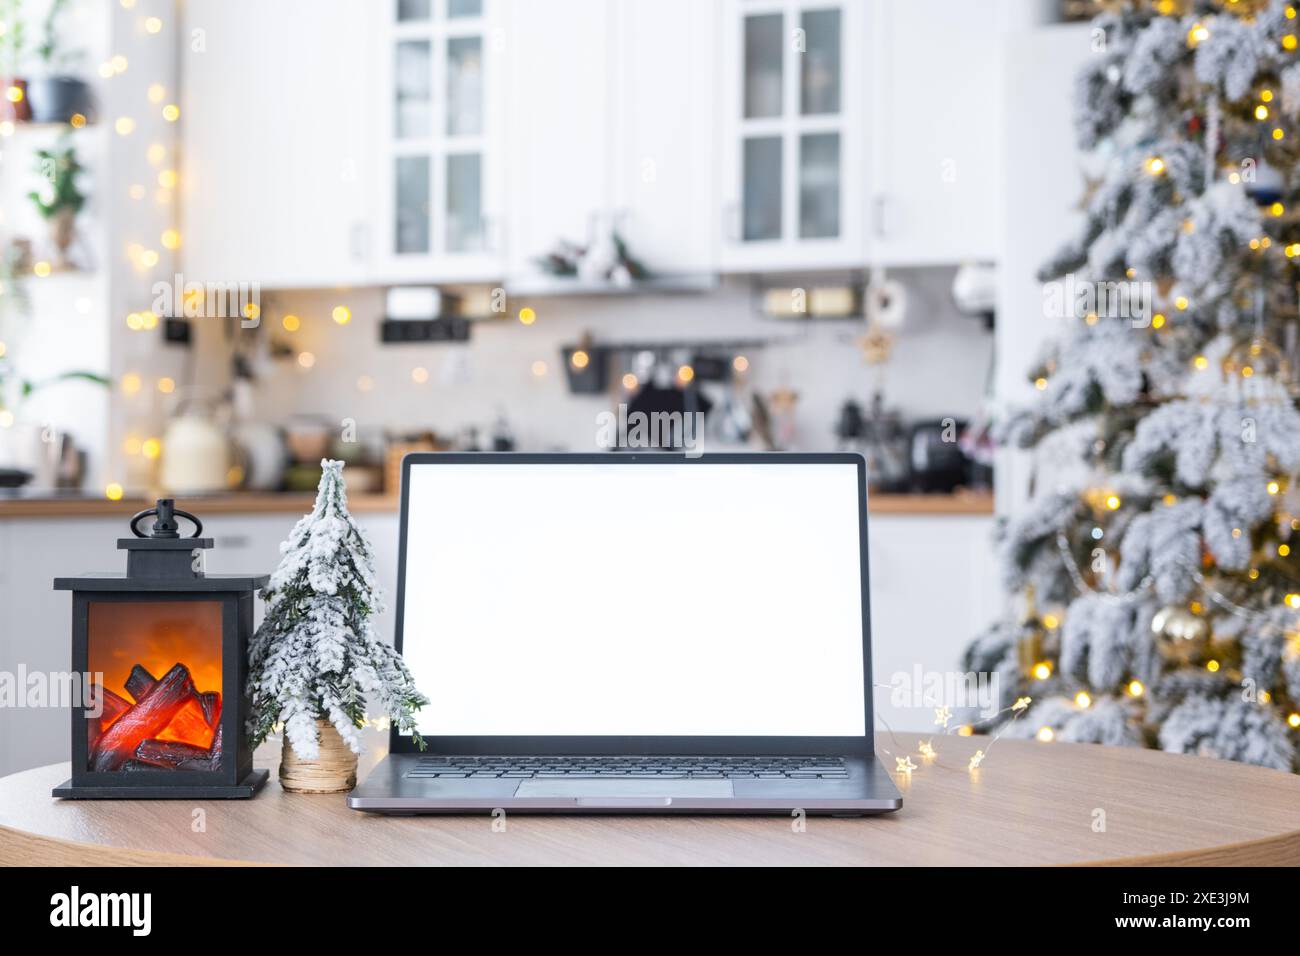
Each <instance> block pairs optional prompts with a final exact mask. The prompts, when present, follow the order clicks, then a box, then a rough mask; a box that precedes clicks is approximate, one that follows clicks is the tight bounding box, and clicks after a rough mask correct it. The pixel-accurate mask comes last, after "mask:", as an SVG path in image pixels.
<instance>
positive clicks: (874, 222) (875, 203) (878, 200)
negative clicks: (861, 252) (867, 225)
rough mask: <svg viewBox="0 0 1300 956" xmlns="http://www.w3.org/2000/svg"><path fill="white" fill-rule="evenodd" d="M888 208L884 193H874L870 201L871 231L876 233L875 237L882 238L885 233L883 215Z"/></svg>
mask: <svg viewBox="0 0 1300 956" xmlns="http://www.w3.org/2000/svg"><path fill="white" fill-rule="evenodd" d="M888 208H889V200H888V198H887V197H886V196H885V194H884V193H876V195H875V197H874V198H873V199H872V201H871V226H872V231H873V232H874V233H875V234H876V238H877V239H884V238H885V236H886V233H887V229H886V228H885V215H886V212H887V210H888Z"/></svg>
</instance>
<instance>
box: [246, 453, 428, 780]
mask: <svg viewBox="0 0 1300 956" xmlns="http://www.w3.org/2000/svg"><path fill="white" fill-rule="evenodd" d="M280 551H281V553H282V555H283V557H282V558H281V559H280V566H279V567H278V568H276V570H275V573H274V574H272V575H271V580H270V582H269V583H268V584H267V586H266V588H264V589H263V591H262V598H263V600H265V601H266V617H265V619H264V620H263V621H262V624H261V626H260V627H259V628H258V629H257V633H256V634H255V635H254V636H253V640H252V643H251V645H250V647H249V675H248V695H249V699H250V706H251V711H250V714H251V716H250V718H249V727H248V729H249V733H250V734H251V735H252V738H253V743H254V745H257V744H259V743H261V742H262V741H263V740H265V739H266V738H267V736H268V735H269V734H270V733H271V732H272V731H273V730H274V728H275V726H276V724H278V723H283V724H284V735H285V737H286V738H287V743H288V745H289V746H290V747H291V748H292V750H293V751H294V755H295V756H296V758H298V759H299V760H309V761H310V760H316V759H317V758H318V757H319V756H320V750H321V735H322V734H328V733H329V727H330V725H333V727H334V729H336V730H337V731H338V733H339V735H340V736H341V738H342V740H343V742H344V743H346V745H347V747H348V748H350V750H351V751H352V753H353V754H356V753H357V752H359V751H360V738H359V736H358V734H357V728H358V727H361V726H363V724H364V722H365V719H366V710H365V707H366V698H367V695H369V696H370V697H371V699H372V700H373V701H374V702H375V703H376V704H377V705H378V707H379V709H380V710H382V711H383V713H384V714H386V715H387V716H388V718H389V719H390V720H392V721H394V722H395V723H396V724H397V726H398V727H399V728H400V729H402V730H408V731H411V732H413V733H414V730H415V717H414V715H415V712H416V711H418V710H419V709H420V708H421V707H423V706H424V705H425V704H427V703H428V702H429V701H428V698H426V697H425V696H424V695H423V694H421V693H420V692H419V691H418V690H417V689H416V687H415V683H414V681H413V680H412V678H411V673H410V671H409V670H407V667H406V664H405V662H404V661H403V660H402V658H401V657H400V656H399V655H398V653H397V652H396V651H395V650H393V648H392V647H390V646H389V645H387V644H385V643H384V642H383V641H381V640H379V639H378V638H377V637H376V636H375V634H374V631H373V630H372V628H371V623H370V619H371V615H373V614H374V613H375V612H376V611H378V610H380V609H381V607H382V604H381V594H380V591H379V589H378V588H377V586H376V584H375V567H374V555H373V552H372V551H371V548H370V543H369V542H368V541H367V540H366V537H365V535H364V534H363V533H362V532H361V529H360V528H358V527H357V525H356V522H355V521H354V520H353V519H352V516H351V515H350V514H348V499H347V490H346V488H345V486H344V483H343V462H341V461H328V460H323V461H322V462H321V479H320V488H319V489H318V491H317V495H316V504H315V506H314V507H313V508H312V511H311V513H310V514H307V515H304V516H303V518H302V519H301V520H300V521H299V522H298V523H297V525H295V526H294V529H293V531H292V532H290V534H289V539H288V540H287V541H285V542H284V543H283V544H281V545H280ZM318 722H319V723H318ZM326 722H328V723H326ZM414 736H415V739H416V741H417V743H418V744H420V745H421V746H423V741H421V740H420V737H419V734H415V735H414ZM327 743H328V741H327ZM339 750H340V751H341V750H342V748H339ZM352 759H353V766H354V772H355V757H353V758H352Z"/></svg>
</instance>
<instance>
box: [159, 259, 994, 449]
mask: <svg viewBox="0 0 1300 956" xmlns="http://www.w3.org/2000/svg"><path fill="white" fill-rule="evenodd" d="M952 275H953V271H952V270H951V269H946V268H937V269H924V270H914V271H909V272H900V273H897V274H896V275H895V278H897V279H899V280H900V281H901V282H902V283H903V284H904V286H905V287H906V289H907V292H908V310H907V316H906V320H905V323H904V325H903V327H902V329H901V331H900V333H899V336H898V339H897V342H896V344H895V347H894V349H893V352H892V357H891V359H890V361H889V362H888V363H887V364H886V365H884V366H883V367H879V368H876V367H871V366H868V365H867V364H866V362H865V361H864V359H863V355H862V349H861V346H860V344H859V338H860V337H861V335H862V332H863V324H862V323H861V322H860V321H831V320H827V321H802V322H788V321H778V320H772V319H765V318H760V317H759V316H758V315H757V314H756V305H755V298H754V295H753V292H752V290H751V287H750V286H749V284H748V283H747V282H743V281H740V280H729V281H725V282H724V283H723V284H722V285H720V286H719V287H718V289H717V290H716V291H714V292H711V293H704V294H686V295H681V294H679V295H625V296H606V297H555V298H542V297H539V298H523V297H512V298H511V299H510V310H509V314H508V316H506V317H503V318H502V319H499V320H489V321H480V322H476V323H475V324H474V327H473V330H472V337H471V340H470V341H469V342H468V343H466V344H400V345H391V344H389V345H385V344H381V343H380V341H379V329H378V326H379V320H380V318H381V317H382V314H383V311H384V293H383V290H380V289H353V290H333V291H300V292H292V291H291V292H276V293H263V295H262V310H263V315H262V328H261V329H260V330H259V334H262V335H264V336H269V337H270V340H271V341H272V342H275V343H280V344H283V345H287V346H289V347H290V348H291V352H290V353H288V354H285V355H283V356H282V357H280V358H278V359H274V360H269V359H267V358H266V357H265V355H264V352H263V350H258V353H259V355H260V357H255V360H254V362H253V370H254V374H255V375H256V377H257V384H256V387H255V389H254V408H253V409H252V413H253V414H254V415H255V416H256V417H257V418H258V419H261V420H266V421H272V422H279V423H286V422H289V421H291V420H293V419H295V418H297V417H301V416H318V417H321V418H323V419H325V420H327V421H333V422H335V423H336V424H338V425H339V427H340V428H341V427H342V425H341V423H342V421H343V420H344V419H351V420H353V421H355V423H356V426H357V429H358V431H359V432H361V433H362V434H365V433H367V432H369V433H372V434H373V433H376V432H378V431H385V430H386V431H422V430H428V429H432V430H433V431H435V432H437V433H438V434H439V435H445V436H448V437H454V436H456V435H458V434H463V433H465V432H466V430H467V429H470V428H476V429H478V431H479V433H480V435H483V436H484V437H486V435H487V433H488V431H489V430H490V428H491V426H492V424H493V423H494V421H496V420H497V418H498V417H499V416H500V415H501V414H503V413H504V415H505V416H506V418H507V419H508V421H509V423H510V425H511V427H512V430H513V432H514V436H515V438H516V441H517V447H518V448H519V449H521V450H544V449H565V450H574V451H578V450H589V449H593V448H594V447H595V437H596V416H597V414H598V413H600V412H601V411H604V410H607V409H609V408H610V407H611V399H610V397H609V394H608V393H602V394H598V395H573V394H571V393H570V391H569V389H568V387H567V385H566V380H565V369H564V358H563V356H562V354H561V349H562V348H563V347H564V346H572V345H574V344H575V343H577V342H578V341H579V339H580V338H581V337H582V336H583V335H584V334H585V333H590V334H591V335H592V337H593V339H594V341H595V342H596V343H597V344H599V343H601V342H608V341H635V342H660V341H668V340H671V341H680V340H699V341H701V342H709V341H712V340H719V339H725V340H743V341H752V340H780V341H779V342H769V344H767V345H766V346H764V347H760V348H754V349H747V350H746V357H747V359H748V360H749V369H748V371H747V373H746V380H745V381H746V384H747V385H748V386H750V387H753V388H756V389H758V390H760V391H761V392H764V393H770V392H771V391H773V390H776V389H790V390H792V391H793V392H795V393H797V395H798V402H797V405H796V411H795V413H794V416H795V429H794V438H793V441H792V442H791V445H790V447H792V448H799V449H820V448H828V447H832V446H833V444H834V442H835V438H834V433H833V428H834V424H835V421H836V418H837V415H838V413H839V409H840V407H841V405H842V404H843V402H844V401H845V400H846V399H847V398H850V397H852V398H855V399H856V400H857V401H858V402H859V403H861V404H862V405H864V406H865V405H867V404H868V402H869V399H870V396H871V394H872V392H873V391H874V389H875V387H876V382H878V381H880V382H883V385H884V394H885V399H886V404H887V405H888V406H889V407H891V408H895V409H897V410H898V411H900V412H901V414H902V415H903V417H904V418H906V419H915V418H933V417H942V416H946V415H955V416H958V417H970V416H973V415H975V414H976V413H977V412H978V411H979V409H980V408H981V406H982V402H983V396H984V391H985V385H986V382H987V379H988V376H989V363H990V360H991V356H992V351H993V335H992V333H991V332H990V331H988V330H987V329H986V328H985V327H984V324H983V323H982V321H981V320H979V319H978V318H974V317H970V316H966V315H962V314H960V313H958V311H957V310H956V308H955V307H954V306H953V304H952V300H951V296H950V294H949V288H950V286H951V282H952ZM340 304H343V305H346V307H347V308H348V309H349V310H350V314H351V318H350V320H349V321H348V322H347V324H345V325H339V324H338V323H336V322H335V321H334V319H333V318H332V313H333V310H334V309H335V307H336V306H338V305H340ZM525 305H528V306H531V307H532V308H533V309H534V310H535V312H536V316H537V318H536V321H535V322H534V323H533V324H532V325H529V326H525V325H523V324H521V323H520V322H519V321H518V319H517V314H518V310H519V309H520V308H521V307H523V306H525ZM285 315H292V316H295V317H297V319H298V324H297V328H296V330H295V331H286V330H285V327H284V322H283V319H284V316H285ZM290 324H291V325H293V324H294V323H292V322H291V323H290ZM196 332H197V334H196V345H197V348H196V350H195V357H196V359H197V361H196V362H195V364H194V366H193V367H194V372H193V375H194V384H195V386H196V391H197V392H199V393H211V392H215V391H219V390H220V389H221V388H222V387H223V386H224V385H225V384H226V383H227V382H228V381H229V375H230V363H229V361H228V355H229V348H228V346H225V345H223V342H224V341H225V340H226V338H227V336H226V335H225V334H223V333H222V332H221V331H220V330H219V329H216V328H214V327H212V326H203V325H202V320H199V328H198V329H197V330H196ZM241 334H242V333H241ZM176 360H177V359H176V357H175V355H173V361H176ZM179 368H180V366H179V365H178V369H179ZM543 368H544V371H543ZM539 372H540V373H541V374H538V373H539Z"/></svg>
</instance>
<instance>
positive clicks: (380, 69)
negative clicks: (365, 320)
mask: <svg viewBox="0 0 1300 956" xmlns="http://www.w3.org/2000/svg"><path fill="white" fill-rule="evenodd" d="M505 6H506V5H505V3H504V2H503V0H391V2H388V3H387V4H385V5H384V6H383V7H372V11H373V13H372V17H374V16H375V14H379V16H378V19H379V21H380V22H381V29H380V30H379V31H378V40H377V43H376V44H375V45H374V52H373V55H372V58H371V63H372V64H373V66H374V70H373V72H374V75H375V77H376V81H377V85H378V89H379V91H380V96H379V99H378V101H377V108H378V114H379V115H378V125H379V135H378V139H377V156H376V159H375V172H376V177H375V185H376V190H377V193H376V195H375V197H374V208H375V209H376V210H377V216H376V218H375V234H374V236H373V242H374V252H375V258H374V262H373V267H372V273H371V278H372V279H373V280H374V281H376V282H381V283H390V282H403V281H422V282H430V281H433V282H437V281H476V280H477V281H486V280H493V279H497V278H499V277H500V276H501V274H502V272H503V271H504V251H505V234H504V231H503V219H502V212H503V207H504V197H503V186H504V181H505V177H504V169H505V166H504V164H505V163H506V161H507V159H508V157H507V155H506V152H505V137H504V114H503V111H504V106H505V103H506V85H505V70H504V64H505V59H506V53H507V50H508V48H509V42H508V39H507V37H508V34H509V32H510V31H509V29H508V23H507V18H506V16H505V12H504V11H505ZM547 6H549V5H547ZM381 10H382V11H384V12H382V13H380V11H381Z"/></svg>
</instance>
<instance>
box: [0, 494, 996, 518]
mask: <svg viewBox="0 0 1300 956" xmlns="http://www.w3.org/2000/svg"><path fill="white" fill-rule="evenodd" d="M176 501H177V505H178V506H179V507H182V508H185V509H186V510H189V511H193V512H194V513H195V514H197V515H198V516H199V517H201V518H206V517H207V516H209V515H231V514H237V515H247V514H285V515H294V514H306V513H307V512H309V511H311V508H312V503H313V502H314V501H315V495H313V494H297V493H293V492H280V493H276V492H267V493H264V494H254V493H250V494H230V495H215V496H213V497H211V498H204V497H201V496H200V497H185V496H183V495H182V496H178V497H177V499H176ZM152 506H153V502H152V501H146V500H145V499H144V498H131V499H123V500H121V501H109V500H108V499H106V498H32V499H22V498H13V499H5V498H0V520H4V519H6V518H113V517H121V518H124V519H125V518H129V517H131V515H133V514H135V513H136V512H137V511H143V510H144V509H145V508H149V507H152ZM348 507H349V508H350V510H351V511H353V512H354V513H356V514H384V513H394V514H395V513H396V512H397V508H398V499H397V497H396V496H395V495H382V494H355V495H350V496H349V497H348ZM867 510H868V512H869V513H871V514H873V515H972V516H980V515H992V514H993V496H992V495H991V494H983V493H974V492H972V493H969V494H953V495H920V494H917V495H884V494H879V495H871V496H869V497H868V499H867Z"/></svg>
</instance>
